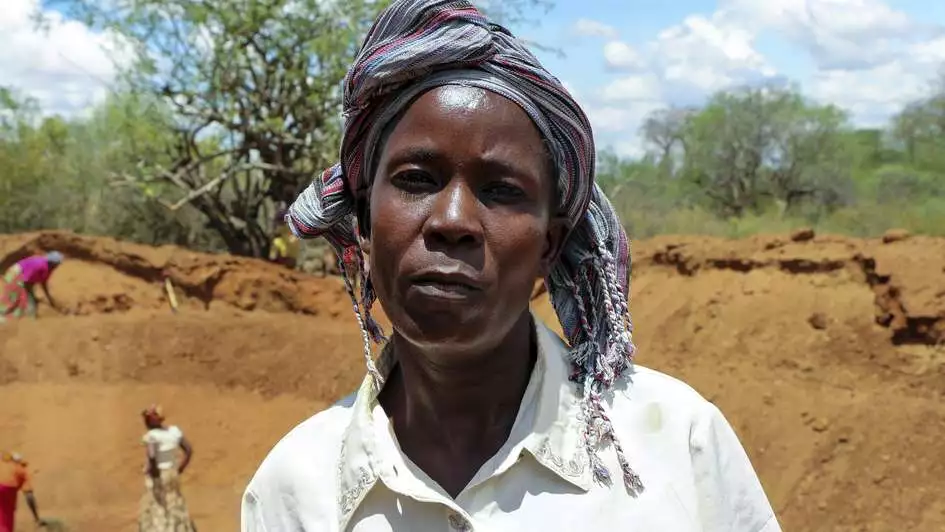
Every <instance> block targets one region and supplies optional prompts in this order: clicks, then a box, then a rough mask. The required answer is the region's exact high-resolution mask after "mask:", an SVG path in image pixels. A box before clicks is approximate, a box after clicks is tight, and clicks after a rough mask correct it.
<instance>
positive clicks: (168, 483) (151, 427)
mask: <svg viewBox="0 0 945 532" xmlns="http://www.w3.org/2000/svg"><path fill="white" fill-rule="evenodd" d="M141 416H142V417H143V418H144V425H145V426H146V427H147V428H148V432H146V433H145V435H144V437H143V438H142V442H143V443H144V445H145V448H146V449H147V465H146V466H145V468H144V471H145V481H144V483H145V494H144V497H142V499H141V509H140V513H139V514H138V530H139V531H140V532H194V531H195V530H196V528H195V527H194V524H193V522H192V521H191V519H190V514H189V513H188V512H187V504H186V503H185V502H184V496H183V495H182V494H181V491H180V475H181V474H183V473H184V470H185V469H187V465H188V464H190V458H191V457H192V456H193V453H194V451H193V448H192V447H191V446H190V442H188V441H187V438H185V437H184V434H183V433H182V432H181V430H180V429H179V428H178V427H177V426H176V425H171V426H169V427H165V426H164V414H163V412H162V410H161V407H160V406H157V405H153V406H151V407H149V408H147V409H145V410H144V411H142V412H141ZM178 448H179V449H180V450H181V451H183V454H184V459H183V461H181V463H180V465H177V456H176V453H177V449H178Z"/></svg>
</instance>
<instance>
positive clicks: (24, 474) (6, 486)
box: [0, 451, 46, 532]
mask: <svg viewBox="0 0 945 532" xmlns="http://www.w3.org/2000/svg"><path fill="white" fill-rule="evenodd" d="M30 477H31V475H30V472H29V469H28V464H27V463H26V461H25V460H23V457H22V456H20V455H19V454H17V453H12V452H8V451H0V532H13V528H14V526H13V525H14V517H15V515H16V498H17V494H18V493H20V492H23V498H24V499H26V505H27V506H28V507H29V509H30V512H31V513H32V514H33V522H34V523H36V525H37V526H45V525H46V521H44V520H43V519H40V517H39V508H38V507H37V505H36V497H35V496H34V495H33V483H32V480H31V478H30Z"/></svg>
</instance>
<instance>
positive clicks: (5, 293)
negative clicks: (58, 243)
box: [0, 251, 63, 323]
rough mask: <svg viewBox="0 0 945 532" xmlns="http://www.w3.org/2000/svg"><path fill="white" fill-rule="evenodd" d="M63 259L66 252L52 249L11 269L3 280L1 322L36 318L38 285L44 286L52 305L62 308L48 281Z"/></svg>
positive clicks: (0, 308)
mask: <svg viewBox="0 0 945 532" xmlns="http://www.w3.org/2000/svg"><path fill="white" fill-rule="evenodd" d="M62 259H63V257H62V253H59V252H58V251H51V252H49V253H47V254H45V255H33V256H31V257H27V258H25V259H22V260H20V261H18V262H17V263H16V264H14V265H13V266H10V268H8V269H7V271H6V272H5V273H4V274H3V279H2V280H0V323H3V322H4V321H6V320H8V319H18V318H21V317H23V316H30V317H33V318H35V317H36V295H35V294H34V293H33V288H34V287H35V286H36V285H39V286H40V287H41V288H42V289H43V294H44V295H45V296H46V300H47V301H49V304H50V306H52V307H53V308H58V307H57V305H56V301H55V300H54V299H53V298H52V296H51V295H50V294H49V287H48V286H47V284H46V283H47V282H48V281H49V276H50V275H52V272H53V271H55V270H56V268H57V267H58V266H59V265H60V264H62Z"/></svg>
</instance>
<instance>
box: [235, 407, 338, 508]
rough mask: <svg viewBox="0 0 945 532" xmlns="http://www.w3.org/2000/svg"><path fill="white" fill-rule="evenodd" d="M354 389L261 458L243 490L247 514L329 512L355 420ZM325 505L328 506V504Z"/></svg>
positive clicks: (288, 434)
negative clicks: (346, 437)
mask: <svg viewBox="0 0 945 532" xmlns="http://www.w3.org/2000/svg"><path fill="white" fill-rule="evenodd" d="M354 400H355V394H352V395H350V396H348V397H345V398H344V399H342V400H340V401H338V402H337V403H335V404H334V405H332V406H331V407H329V408H327V409H326V410H323V411H321V412H318V413H317V414H315V415H313V416H312V417H310V418H308V419H306V420H305V421H303V422H301V423H299V424H298V425H296V426H295V427H294V428H293V429H292V430H290V431H289V432H288V433H287V434H286V435H285V436H283V437H282V439H280V440H279V441H278V442H277V443H276V444H275V446H273V448H272V450H270V451H269V454H267V455H266V458H265V459H263V461H262V463H261V464H260V465H259V468H258V469H257V470H256V472H255V474H254V475H253V478H252V479H251V480H250V481H249V484H248V485H247V487H246V490H245V493H244V494H243V512H244V519H246V518H247V515H248V514H252V515H253V516H255V517H253V519H255V518H259V517H260V516H268V517H267V519H269V518H275V517H273V516H279V515H283V517H284V516H286V515H298V514H299V512H300V511H301V508H303V507H304V508H306V509H307V510H306V511H307V512H314V513H315V514H321V513H325V514H327V513H329V512H330V511H331V508H333V507H332V506H330V505H331V504H333V503H334V502H335V501H336V499H337V496H336V491H337V488H336V484H337V482H336V478H335V477H336V475H335V472H336V470H337V466H338V458H339V455H340V452H341V440H342V438H343V435H344V433H345V431H346V430H347V428H348V426H349V425H350V423H351V419H352V410H353V405H354ZM326 505H327V506H326Z"/></svg>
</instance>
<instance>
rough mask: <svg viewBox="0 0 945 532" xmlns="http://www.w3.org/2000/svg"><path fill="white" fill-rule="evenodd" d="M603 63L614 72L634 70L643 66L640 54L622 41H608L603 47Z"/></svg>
mask: <svg viewBox="0 0 945 532" xmlns="http://www.w3.org/2000/svg"><path fill="white" fill-rule="evenodd" d="M604 61H605V62H606V63H607V66H608V67H610V68H612V69H614V70H625V69H634V68H640V67H641V66H643V65H644V61H643V58H642V57H640V54H639V53H637V51H636V50H634V49H633V47H632V46H630V45H629V44H627V43H625V42H623V41H610V42H608V43H607V44H605V45H604Z"/></svg>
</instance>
